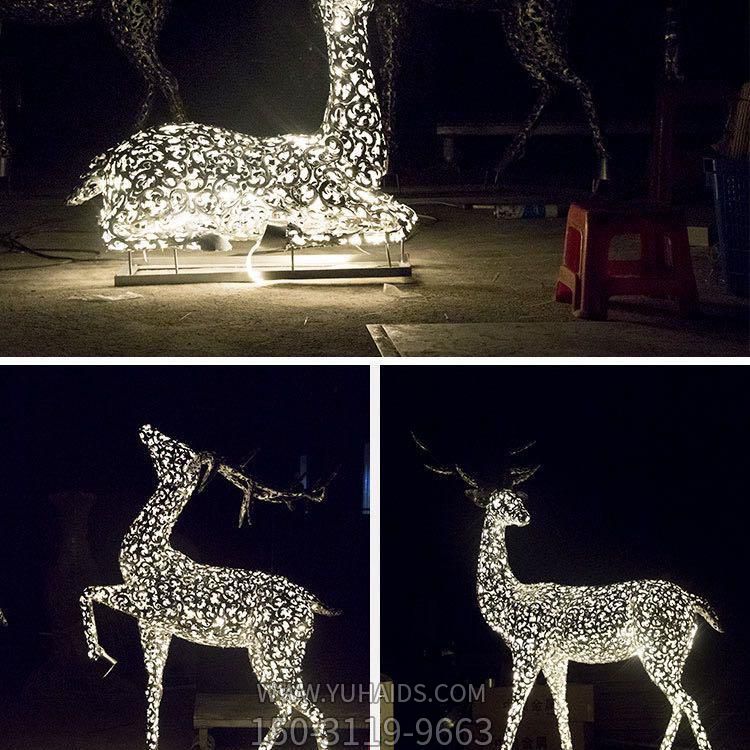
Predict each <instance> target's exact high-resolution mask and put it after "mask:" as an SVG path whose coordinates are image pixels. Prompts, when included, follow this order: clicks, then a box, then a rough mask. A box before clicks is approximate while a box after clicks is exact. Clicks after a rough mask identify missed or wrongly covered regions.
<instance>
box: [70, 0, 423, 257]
mask: <svg viewBox="0 0 750 750" xmlns="http://www.w3.org/2000/svg"><path fill="white" fill-rule="evenodd" d="M371 5H372V0H320V8H321V17H322V19H323V23H324V27H325V33H326V39H327V48H328V58H329V59H328V62H329V68H330V92H329V99H328V105H327V107H326V111H325V116H324V120H323V123H322V125H321V127H320V129H319V130H318V131H317V132H316V133H313V134H310V135H281V136H274V137H270V138H257V137H253V136H249V135H245V134H243V133H237V132H234V131H229V130H224V129H222V128H218V127H212V126H209V125H202V124H199V123H185V124H183V125H168V126H164V127H162V128H155V129H151V130H146V131H142V132H139V133H136V134H135V135H134V136H132V137H131V138H130V139H129V140H127V141H125V142H123V143H121V144H120V145H118V146H117V147H115V148H114V149H111V150H110V151H108V152H106V153H105V154H103V155H101V156H100V157H98V158H97V159H96V160H95V161H94V162H93V163H92V165H91V167H90V170H89V173H88V174H87V175H86V176H84V178H83V184H82V186H81V187H80V188H79V189H78V190H77V191H76V193H74V195H73V196H72V197H71V198H70V200H69V203H71V204H79V203H82V202H84V201H86V200H88V199H89V198H92V197H93V196H95V195H97V194H99V193H101V195H102V198H103V207H102V212H101V218H100V223H101V225H102V228H103V230H104V233H103V239H104V242H105V244H106V245H107V247H108V248H109V249H112V250H128V251H130V250H154V249H164V248H166V247H180V246H187V245H194V244H195V243H196V242H197V241H198V240H200V238H202V237H205V236H207V235H219V236H220V237H222V238H224V239H225V240H254V241H255V242H256V245H255V247H257V246H258V244H259V243H260V240H261V239H262V237H263V234H264V232H265V229H266V227H267V225H268V224H269V223H273V224H280V225H282V226H286V230H287V238H288V240H289V242H290V244H292V245H296V246H302V245H321V244H329V243H331V242H343V241H351V242H353V243H354V244H363V243H366V242H373V243H382V242H387V241H389V240H390V241H398V240H401V239H404V238H405V237H406V236H407V235H408V234H409V233H410V232H411V230H412V229H413V227H414V225H415V224H416V214H415V213H414V211H412V210H411V209H410V208H408V207H407V206H404V205H402V204H400V203H398V202H397V201H395V200H394V199H393V198H391V197H390V196H388V195H386V194H385V193H383V192H382V191H381V190H380V182H381V179H382V177H383V173H384V171H385V160H386V152H385V144H384V140H383V135H382V126H381V119H380V108H379V104H378V100H377V95H376V92H375V80H374V77H373V73H372V69H371V65H370V61H369V59H368V53H367V49H368V44H367V17H368V15H369V11H370V8H371ZM223 246H224V247H229V245H228V243H224V244H223Z"/></svg>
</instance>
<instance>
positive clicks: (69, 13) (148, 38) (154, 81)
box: [0, 0, 185, 156]
mask: <svg viewBox="0 0 750 750" xmlns="http://www.w3.org/2000/svg"><path fill="white" fill-rule="evenodd" d="M168 10H169V0H55V2H50V1H49V0H0V23H1V22H2V21H11V22H20V23H27V24H43V25H47V26H52V25H62V24H70V23H76V22H79V21H86V20H88V19H90V18H92V17H93V16H95V15H97V14H99V15H101V17H102V19H103V20H104V22H105V23H106V25H107V28H108V30H109V32H110V34H111V35H112V38H113V40H114V41H115V43H116V44H117V46H118V47H119V48H120V50H121V51H122V52H123V53H124V54H125V56H126V57H127V58H128V60H129V61H130V62H131V64H132V65H133V66H134V67H136V68H137V69H138V72H139V73H140V74H141V76H142V77H143V80H144V82H145V84H146V96H145V98H144V100H143V103H142V105H141V109H140V112H139V114H138V119H137V124H136V126H137V127H142V126H143V123H144V122H145V121H146V119H147V118H148V116H149V113H150V111H151V105H152V103H153V98H154V95H155V93H156V92H157V91H159V92H160V93H161V94H162V96H163V97H164V99H165V100H166V101H167V103H168V104H169V109H170V113H171V116H172V118H173V119H174V120H175V121H176V122H181V121H182V120H184V119H185V111H184V107H183V104H182V99H181V98H180V94H179V90H178V86H177V80H176V79H175V77H174V76H173V75H172V73H171V72H170V71H169V70H167V68H166V67H165V66H164V64H163V63H162V61H161V59H160V58H159V53H158V51H157V43H158V40H159V35H160V34H161V29H162V26H163V25H164V21H165V19H166V16H167V12H168ZM9 152H10V147H9V144H8V138H7V132H6V126H5V119H4V117H3V116H2V114H1V113H0V156H7V155H8V154H9Z"/></svg>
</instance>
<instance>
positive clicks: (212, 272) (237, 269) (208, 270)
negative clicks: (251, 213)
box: [114, 259, 412, 287]
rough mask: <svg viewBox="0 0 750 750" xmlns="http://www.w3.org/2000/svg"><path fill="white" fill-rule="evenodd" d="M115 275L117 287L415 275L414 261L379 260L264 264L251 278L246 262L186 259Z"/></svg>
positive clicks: (132, 268)
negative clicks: (208, 262) (338, 263)
mask: <svg viewBox="0 0 750 750" xmlns="http://www.w3.org/2000/svg"><path fill="white" fill-rule="evenodd" d="M129 265H130V267H128V266H126V267H125V268H123V269H122V271H121V272H120V273H118V274H116V275H115V279H114V281H115V286H116V287H121V286H155V285H160V284H216V283H226V282H230V283H246V284H248V283H256V282H258V281H261V282H262V281H295V280H296V281H312V280H318V279H320V280H326V279H328V280H336V279H383V278H394V277H408V276H411V275H412V272H411V264H410V263H399V264H394V265H392V266H390V267H389V266H381V265H378V264H376V263H348V264H346V265H341V266H327V267H326V266H323V267H309V266H308V267H304V266H303V267H300V266H299V264H295V266H296V267H295V268H290V267H289V266H283V267H282V266H264V267H257V268H255V269H253V275H254V277H255V278H253V279H251V278H250V276H249V274H248V272H247V269H246V268H245V263H244V259H243V260H242V265H239V264H238V265H236V266H234V265H229V264H225V265H215V266H207V265H205V264H195V265H190V264H189V263H186V262H185V261H183V262H182V263H181V264H180V266H179V269H175V267H174V265H151V264H149V265H147V266H138V265H136V264H134V263H133V264H132V265H131V264H129Z"/></svg>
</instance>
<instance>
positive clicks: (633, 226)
mask: <svg viewBox="0 0 750 750" xmlns="http://www.w3.org/2000/svg"><path fill="white" fill-rule="evenodd" d="M626 234H637V235H639V236H640V238H641V257H640V258H639V259H637V260H612V259H610V257H609V249H610V245H611V243H612V240H613V239H614V238H615V237H618V236H620V235H626ZM615 295H643V296H647V297H660V298H672V299H676V300H677V302H678V303H679V306H680V312H681V313H683V314H684V315H692V314H695V313H696V312H697V310H698V289H697V287H696V285H695V276H694V275H693V264H692V261H691V260H690V245H689V243H688V235H687V227H686V226H685V219H684V218H683V216H682V214H681V213H680V212H679V211H676V210H674V209H673V208H670V207H669V206H662V205H658V204H647V203H640V204H638V203H633V204H615V203H605V202H595V201H592V202H590V203H573V204H571V206H570V211H569V212H568V225H567V228H566V230H565V250H564V252H563V262H562V266H560V272H559V274H558V277H557V284H556V285H555V299H556V300H557V301H558V302H567V303H572V304H573V314H574V315H576V316H577V317H580V318H590V319H593V320H605V319H606V317H607V305H608V303H609V298H610V297H614V296H615Z"/></svg>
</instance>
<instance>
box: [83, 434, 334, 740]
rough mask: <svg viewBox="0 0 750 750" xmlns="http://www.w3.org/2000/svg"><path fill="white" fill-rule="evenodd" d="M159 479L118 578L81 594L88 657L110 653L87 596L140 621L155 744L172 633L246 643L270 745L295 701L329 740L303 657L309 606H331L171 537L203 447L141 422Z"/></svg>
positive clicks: (197, 475)
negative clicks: (264, 704)
mask: <svg viewBox="0 0 750 750" xmlns="http://www.w3.org/2000/svg"><path fill="white" fill-rule="evenodd" d="M141 439H142V440H143V441H144V443H146V445H148V447H149V450H150V452H151V457H152V459H153V461H154V464H155V467H156V473H157V476H158V479H159V486H158V488H157V490H156V491H155V493H154V494H153V495H152V496H151V498H150V499H149V501H148V502H147V504H146V507H145V508H144V509H143V511H142V512H141V513H140V514H139V515H138V517H137V518H136V520H135V521H134V522H133V524H132V526H131V527H130V529H129V531H128V532H127V534H126V535H125V538H124V539H123V543H122V547H121V551H120V570H121V573H122V578H123V581H124V583H123V584H120V585H115V586H93V587H90V588H87V589H86V590H85V591H84V594H83V596H82V597H81V607H82V610H83V619H84V626H85V634H86V642H87V646H88V651H89V657H90V658H92V659H97V658H104V659H106V660H108V661H110V663H112V665H113V666H114V664H115V661H114V659H112V657H110V656H109V655H108V654H107V653H106V651H104V649H103V648H102V647H101V645H100V644H99V639H98V634H97V629H96V622H95V619H94V609H93V604H94V602H98V603H100V604H105V605H107V606H109V607H111V608H112V609H115V610H118V611H120V612H124V613H126V614H128V615H131V616H132V617H134V618H136V619H137V621H138V625H139V629H140V632H141V641H142V645H143V651H144V657H145V664H146V671H147V673H148V677H149V680H148V688H147V702H148V708H147V725H148V729H147V747H148V750H157V748H158V738H159V705H160V701H161V695H162V683H161V679H162V673H163V669H164V665H165V663H166V659H167V652H168V649H169V644H170V641H171V639H172V638H173V637H177V638H182V639H184V640H187V641H191V642H193V643H199V644H203V645H208V646H218V647H221V648H232V647H238V648H246V649H247V650H248V653H249V656H250V661H251V664H252V666H253V669H254V671H255V672H256V675H257V677H258V680H259V681H260V682H261V683H262V684H263V685H264V686H265V687H266V689H267V690H268V692H269V695H270V696H271V698H272V700H273V701H274V702H275V703H276V704H277V706H278V707H279V715H278V717H277V719H276V720H275V721H274V722H273V724H272V726H271V728H270V729H269V732H268V733H267V735H266V736H265V737H264V739H263V742H262V744H261V747H262V748H263V750H268V748H270V747H271V746H272V745H273V744H274V742H275V741H276V739H277V738H278V735H279V733H280V732H281V729H282V728H283V726H284V725H285V724H286V722H287V721H288V719H289V716H290V715H291V713H292V710H293V709H296V710H298V711H299V712H300V713H302V714H303V715H304V716H306V717H307V718H308V720H309V721H310V723H311V725H312V728H313V731H314V733H315V736H316V739H317V743H318V748H319V750H325V748H326V747H327V740H326V735H325V731H324V727H323V717H322V714H321V713H320V711H319V710H318V709H317V708H316V707H315V706H314V705H313V704H312V703H311V702H310V701H309V700H308V699H307V698H306V696H305V694H304V688H303V684H302V680H301V667H302V659H303V657H304V654H305V648H306V645H307V641H308V640H309V638H310V636H311V635H312V633H313V619H314V615H315V614H323V615H333V614H336V613H335V612H334V611H332V610H328V609H326V608H325V607H324V606H323V605H322V604H321V603H320V602H319V601H318V600H317V599H316V598H315V597H314V596H313V595H312V594H310V593H309V592H307V591H306V590H305V589H304V588H302V587H301V586H298V585H296V584H294V583H291V582H290V581H289V580H287V579H286V578H284V577H283V576H278V575H271V574H268V573H264V572H257V571H247V570H241V569H236V568H222V567H217V566H210V565H201V564H199V563H196V562H195V561H194V560H192V559H190V558H189V557H188V556H187V555H185V554H183V553H181V552H179V551H177V550H175V549H174V548H173V547H172V546H171V544H170V536H171V533H172V529H173V527H174V525H175V523H176V522H177V519H178V517H179V515H180V512H181V511H182V509H183V508H184V506H185V504H186V503H187V501H188V500H189V499H190V498H191V497H192V496H193V494H194V493H195V492H196V491H197V490H198V489H199V487H200V485H201V479H202V476H203V468H204V467H203V462H202V460H201V456H199V455H198V454H196V453H194V452H193V451H192V450H191V449H190V448H188V447H187V446H186V445H183V444H181V443H178V442H177V441H175V440H172V439H171V438H168V437H166V436H165V435H163V434H161V433H159V432H158V431H156V430H154V429H153V428H151V427H148V426H147V427H144V428H142V430H141Z"/></svg>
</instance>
